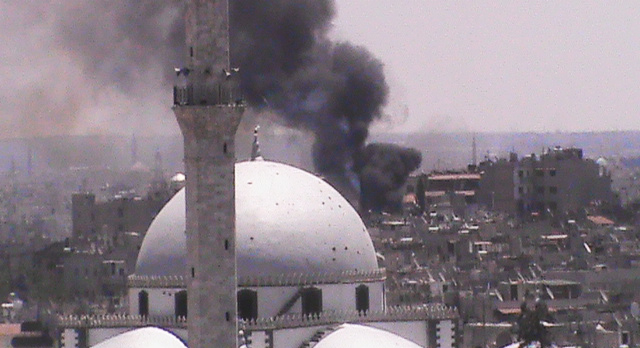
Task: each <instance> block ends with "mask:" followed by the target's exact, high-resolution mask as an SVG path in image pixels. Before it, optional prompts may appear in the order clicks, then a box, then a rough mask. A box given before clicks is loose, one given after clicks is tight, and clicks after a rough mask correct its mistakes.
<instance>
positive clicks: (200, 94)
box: [173, 83, 244, 106]
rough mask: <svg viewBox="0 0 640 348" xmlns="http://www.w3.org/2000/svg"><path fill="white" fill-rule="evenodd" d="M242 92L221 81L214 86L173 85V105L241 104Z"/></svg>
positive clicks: (242, 101)
mask: <svg viewBox="0 0 640 348" xmlns="http://www.w3.org/2000/svg"><path fill="white" fill-rule="evenodd" d="M243 103H244V100H243V98H242V92H241V91H240V88H238V87H237V86H235V87H233V86H229V84H227V83H221V84H218V85H215V86H197V87H194V86H193V85H187V86H174V87H173V105H174V106H189V105H191V106H195V105H242V104H243Z"/></svg>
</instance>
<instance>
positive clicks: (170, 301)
mask: <svg viewBox="0 0 640 348" xmlns="http://www.w3.org/2000/svg"><path fill="white" fill-rule="evenodd" d="M142 290H144V291H146V292H147V293H148V294H149V315H150V316H172V315H174V314H175V294H176V293H177V292H179V291H183V290H184V289H181V288H172V289H171V288H165V289H160V288H152V289H141V288H131V289H129V314H133V315H138V314H140V313H138V309H139V308H140V307H139V305H140V302H139V296H138V295H139V293H140V291H142Z"/></svg>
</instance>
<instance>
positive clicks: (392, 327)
mask: <svg viewBox="0 0 640 348" xmlns="http://www.w3.org/2000/svg"><path fill="white" fill-rule="evenodd" d="M362 325H366V326H371V327H374V328H377V329H382V330H385V331H389V332H391V333H394V334H396V335H398V336H400V337H403V338H405V339H407V340H409V341H411V342H413V343H415V344H417V345H419V346H422V347H427V346H428V345H429V338H428V336H427V322H426V321H396V322H377V323H364V324H362Z"/></svg>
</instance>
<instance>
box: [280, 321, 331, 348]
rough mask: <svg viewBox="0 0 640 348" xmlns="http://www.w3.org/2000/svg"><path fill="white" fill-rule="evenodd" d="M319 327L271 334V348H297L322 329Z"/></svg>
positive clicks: (285, 330) (286, 330)
mask: <svg viewBox="0 0 640 348" xmlns="http://www.w3.org/2000/svg"><path fill="white" fill-rule="evenodd" d="M322 328H323V327H321V326H314V327H303V328H296V329H284V330H277V331H274V332H273V347H275V348H298V347H300V345H301V344H302V342H304V341H306V340H308V339H310V338H311V337H313V335H314V334H315V333H316V332H318V330H320V329H322Z"/></svg>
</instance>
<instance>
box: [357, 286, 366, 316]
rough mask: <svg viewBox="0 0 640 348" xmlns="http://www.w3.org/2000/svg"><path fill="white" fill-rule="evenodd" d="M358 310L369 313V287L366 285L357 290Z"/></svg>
mask: <svg viewBox="0 0 640 348" xmlns="http://www.w3.org/2000/svg"><path fill="white" fill-rule="evenodd" d="M356 310H357V311H358V312H365V313H366V312H368V311H369V287H368V286H366V285H364V284H363V285H360V286H358V287H357V288H356Z"/></svg>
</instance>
